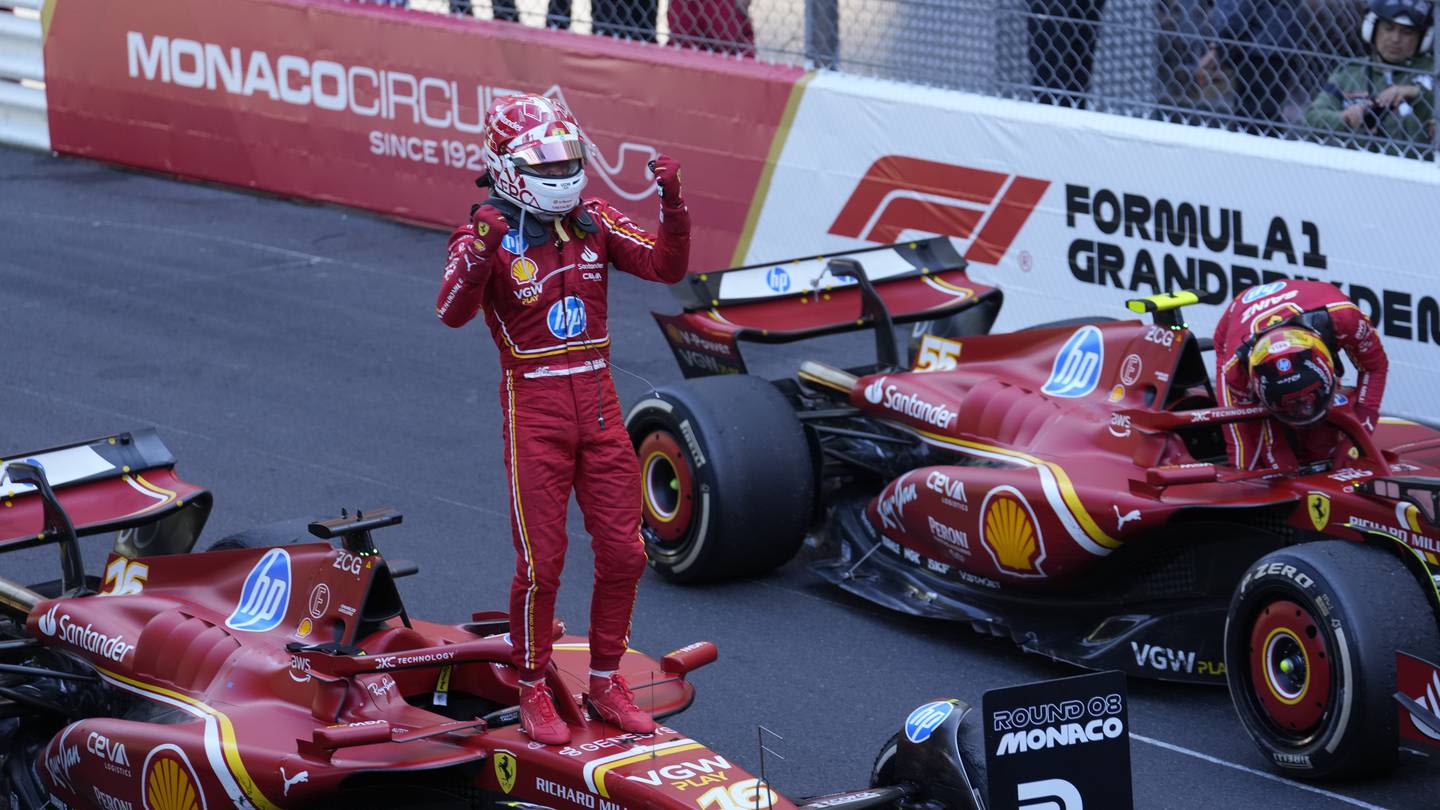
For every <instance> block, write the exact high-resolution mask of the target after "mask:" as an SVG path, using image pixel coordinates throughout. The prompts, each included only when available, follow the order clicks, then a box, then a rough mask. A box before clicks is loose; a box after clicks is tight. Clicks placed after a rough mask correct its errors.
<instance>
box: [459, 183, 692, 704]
mask: <svg viewBox="0 0 1440 810" xmlns="http://www.w3.org/2000/svg"><path fill="white" fill-rule="evenodd" d="M491 204H492V205H495V206H496V207H497V208H500V209H501V211H502V213H504V214H505V218H506V220H507V223H508V224H509V225H510V231H509V232H508V233H507V234H506V236H505V238H504V240H503V241H502V243H501V246H500V247H499V248H498V249H496V250H494V251H493V252H492V253H491V255H490V256H489V257H488V261H487V260H486V258H482V257H481V256H480V255H479V254H477V252H476V250H474V249H472V247H471V245H472V243H473V242H474V241H475V230H474V226H473V225H464V226H462V227H460V228H458V229H456V230H455V232H454V233H453V234H452V235H451V236H450V246H449V263H448V264H447V265H446V269H445V280H444V283H443V284H442V285H441V287H440V295H439V298H438V299H437V302H436V314H437V315H439V317H440V319H441V320H442V321H444V323H445V324H446V325H447V326H452V327H460V326H463V325H464V324H465V323H466V322H468V321H469V320H470V319H471V318H473V317H475V314H476V313H477V312H479V311H481V310H483V311H484V313H485V322H486V323H487V324H488V325H489V326H490V333H491V335H492V336H493V337H494V339H495V345H496V346H497V347H498V348H499V350H500V368H501V371H502V372H503V374H502V380H501V383H500V407H501V410H502V412H503V413H504V415H505V418H504V426H503V428H502V431H501V437H502V439H503V441H504V447H505V469H506V472H507V473H508V480H509V487H510V528H511V533H512V535H513V539H514V541H515V550H516V554H517V559H516V566H515V579H514V581H513V584H512V587H511V590H510V637H511V640H512V642H513V644H514V653H513V661H514V664H515V666H516V667H517V668H518V669H519V670H520V671H521V677H522V678H524V679H526V680H534V679H535V678H537V677H538V676H539V673H540V672H541V671H542V670H544V669H545V667H546V665H547V664H548V663H549V660H550V650H551V643H552V631H551V627H552V624H553V621H554V613H555V593H556V590H557V589H558V588H559V586H560V571H561V569H562V568H563V566H564V564H565V549H566V545H567V543H566V534H565V513H566V509H567V506H568V504H569V500H570V491H571V489H572V488H573V489H574V491H575V500H576V501H577V502H578V503H579V505H580V510H581V512H582V513H583V514H584V516H585V529H586V531H588V532H589V533H590V538H591V545H592V547H593V549H594V552H595V590H594V593H593V595H592V597H591V604H590V655H591V666H592V667H593V668H594V669H596V670H602V671H609V670H614V669H616V668H617V667H618V666H619V663H620V657H621V655H622V654H623V653H624V652H625V649H626V645H627V643H628V638H629V633H630V613H631V610H632V609H633V608H634V605H635V590H636V587H637V585H638V583H639V580H640V575H641V574H642V573H644V570H645V547H644V541H643V540H642V539H641V537H640V470H639V464H638V462H637V461H636V459H635V451H634V449H633V448H632V447H631V444H630V437H629V435H628V434H627V433H626V430H625V418H624V415H623V414H621V412H620V403H619V401H618V400H617V399H616V396H615V386H614V383H613V381H612V380H611V378H610V371H609V358H610V333H609V331H608V330H607V328H606V323H605V310H606V301H605V292H606V287H607V285H608V266H610V265H613V266H614V267H616V268H617V269H619V270H622V271H624V272H627V273H630V274H632V275H635V276H639V277H640V278H643V279H646V280H649V281H661V282H665V283H674V282H677V281H680V280H681V279H682V278H684V276H685V273H686V269H687V265H688V262H689V255H690V216H689V213H688V211H687V210H686V209H685V208H684V207H678V208H666V209H664V210H663V211H662V222H661V226H660V233H659V235H658V237H657V236H652V235H650V234H649V233H647V232H646V231H645V230H643V229H642V228H640V227H639V226H638V225H636V224H635V223H634V222H632V221H630V219H629V218H628V217H626V216H625V215H624V214H622V213H620V212H619V211H618V210H616V209H615V208H614V207H612V206H611V205H610V204H609V203H606V202H605V201H603V200H598V199H588V200H585V201H583V202H582V203H581V205H580V207H579V208H577V209H575V210H574V211H572V212H570V213H569V214H567V215H565V216H564V217H563V218H561V219H558V220H555V221H553V222H549V223H545V222H543V221H542V220H540V219H538V218H536V217H533V216H531V215H528V214H527V215H526V216H525V217H524V220H523V223H524V225H525V226H526V227H525V231H526V236H525V237H524V239H523V240H522V238H521V237H520V231H521V228H520V227H518V225H519V224H520V222H521V221H520V220H518V219H517V218H516V217H515V216H513V215H514V214H516V213H517V210H516V209H515V208H514V207H513V206H508V205H507V204H505V203H504V202H503V201H497V200H494V199H492V200H491ZM477 247H478V246H477Z"/></svg>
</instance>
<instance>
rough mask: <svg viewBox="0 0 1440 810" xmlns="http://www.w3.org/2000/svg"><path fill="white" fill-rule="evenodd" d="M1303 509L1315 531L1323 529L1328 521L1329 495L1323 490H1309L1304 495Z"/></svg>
mask: <svg viewBox="0 0 1440 810" xmlns="http://www.w3.org/2000/svg"><path fill="white" fill-rule="evenodd" d="M1305 511H1306V513H1308V514H1309V515H1310V522H1311V523H1312V524H1314V526H1315V531H1317V532H1320V531H1324V530H1325V527H1326V526H1327V525H1329V523H1330V496H1329V495H1326V494H1325V493H1323V492H1311V493H1310V494H1308V495H1306V496H1305Z"/></svg>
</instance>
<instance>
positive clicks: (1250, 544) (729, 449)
mask: <svg viewBox="0 0 1440 810" xmlns="http://www.w3.org/2000/svg"><path fill="white" fill-rule="evenodd" d="M678 290H679V292H680V298H681V300H682V303H683V304H684V307H685V309H684V312H682V313H681V314H679V315H660V314H657V315H656V316H655V317H656V319H657V321H658V322H659V324H660V326H661V328H662V331H664V333H665V335H666V338H667V340H668V341H669V343H670V345H671V348H672V349H673V351H674V353H675V357H676V360H677V361H678V362H679V365H680V367H681V370H682V372H683V373H684V374H685V376H686V377H687V378H690V379H687V380H686V381H685V382H684V383H680V384H676V385H668V386H664V387H662V388H660V389H659V390H657V391H655V392H653V394H652V395H650V396H648V397H646V398H645V399H644V400H643V401H641V402H640V403H638V404H637V405H636V406H635V407H634V408H633V409H632V410H631V411H630V413H629V416H628V420H627V424H628V426H629V429H630V434H631V438H632V440H633V442H634V444H635V448H636V451H637V452H638V454H639V458H640V462H641V469H642V477H643V486H644V493H645V500H644V503H645V520H646V525H647V527H646V533H647V538H648V545H649V549H648V551H649V556H650V561H651V564H652V566H653V567H654V568H655V569H656V570H657V571H658V572H659V573H661V574H662V575H664V576H666V577H669V578H671V579H674V580H678V581H683V582H690V581H700V580H712V579H719V578H724V577H736V576H747V575H755V574H759V573H762V572H764V571H766V570H768V569H770V568H773V567H775V566H777V565H780V564H782V563H784V562H786V561H787V560H789V559H790V558H791V557H792V556H794V555H795V554H796V553H797V551H799V550H800V549H801V547H802V545H808V546H809V547H810V549H809V551H810V557H811V560H810V567H811V568H812V569H813V570H814V571H815V573H817V574H818V575H819V576H821V577H823V578H824V579H826V580H828V581H830V582H833V583H834V584H836V585H838V586H839V587H841V588H844V589H845V590H847V591H849V592H851V593H854V594H857V595H859V596H862V597H864V598H866V599H869V600H872V601H874V602H877V603H879V604H881V605H885V606H887V607H890V608H893V609H895V610H900V611H904V612H906V613H911V614H915V615H919V616H930V617H940V618H948V619H954V620H958V621H962V622H966V623H969V624H970V625H972V626H974V627H975V628H976V629H977V630H979V631H981V632H984V633H993V634H996V635H1003V636H1009V637H1011V638H1013V639H1014V640H1015V641H1016V643H1018V644H1019V645H1020V646H1021V647H1023V648H1024V649H1026V650H1029V651H1032V652H1036V653H1040V654H1042V655H1046V656H1049V657H1052V658H1056V659H1060V660H1064V661H1068V662H1071V663H1074V664H1077V665H1079V666H1082V667H1087V668H1092V669H1119V670H1123V671H1125V672H1128V673H1130V674H1133V675H1138V676H1143V677H1151V678H1161V679H1168V680H1177V681H1193V682H1205V683H1216V684H1228V686H1229V688H1230V690H1231V693H1232V695H1233V697H1234V702H1235V705H1236V707H1237V709H1238V711H1239V714H1240V717H1241V720H1242V721H1243V723H1244V725H1245V727H1246V729H1247V730H1248V731H1249V733H1250V735H1251V736H1252V737H1253V738H1254V739H1255V741H1256V742H1257V744H1258V745H1259V746H1260V748H1261V750H1262V751H1263V752H1264V753H1265V755H1266V756H1267V758H1269V760H1270V761H1271V762H1272V763H1273V764H1274V765H1275V767H1277V768H1278V769H1281V770H1284V771H1286V772H1289V773H1293V774H1296V775H1300V776H1311V777H1319V776H1325V775H1335V774H1343V773H1361V772H1368V771H1374V770H1378V769H1383V768H1384V767H1386V766H1388V765H1390V764H1391V763H1393V762H1394V761H1395V752H1396V748H1397V735H1398V734H1399V733H1400V732H1401V730H1402V727H1403V730H1404V731H1405V732H1406V733H1407V734H1408V735H1409V736H1410V737H1412V738H1414V739H1416V740H1424V739H1427V737H1428V736H1432V735H1427V734H1425V733H1420V732H1419V731H1418V729H1419V726H1417V725H1416V723H1417V722H1418V723H1420V725H1421V726H1425V725H1426V723H1434V724H1440V718H1437V715H1436V713H1435V710H1436V708H1437V704H1436V695H1440V675H1437V676H1435V678H1434V680H1433V687H1432V681H1431V676H1432V674H1434V672H1433V668H1430V669H1422V670H1416V673H1417V674H1415V675H1413V676H1411V675H1406V676H1405V682H1404V683H1403V684H1402V691H1405V692H1406V694H1407V695H1408V696H1409V698H1407V699H1409V700H1410V701H1411V704H1412V705H1410V706H1408V707H1407V710H1406V711H1405V712H1403V713H1402V712H1398V711H1397V706H1396V702H1395V700H1393V699H1392V696H1393V695H1394V694H1395V692H1396V687H1397V663H1396V662H1397V650H1402V649H1403V650H1407V651H1409V652H1411V653H1415V654H1417V655H1419V656H1421V657H1423V658H1426V659H1429V660H1431V661H1435V660H1440V625H1437V620H1436V617H1437V609H1440V594H1437V590H1436V587H1435V582H1436V581H1437V580H1436V578H1435V577H1436V576H1437V574H1440V558H1437V554H1440V432H1437V431H1436V430H1434V429H1432V428H1430V427H1427V426H1425V425H1422V424H1417V423H1415V422H1412V421H1407V420H1403V419H1383V420H1382V423H1381V424H1380V425H1379V427H1378V429H1377V430H1376V431H1375V433H1374V435H1373V436H1372V435H1371V434H1369V433H1368V432H1366V431H1365V430H1363V429H1362V428H1361V427H1360V425H1359V424H1358V423H1357V422H1356V419H1355V417H1354V415H1353V412H1352V410H1351V408H1350V407H1349V403H1348V401H1347V400H1346V397H1345V396H1344V395H1341V396H1338V397H1337V398H1336V401H1335V407H1333V408H1332V409H1331V411H1330V415H1329V417H1328V418H1329V422H1330V424H1332V425H1333V426H1334V427H1335V428H1336V430H1337V437H1341V438H1339V441H1338V445H1337V448H1336V452H1335V455H1334V457H1333V459H1330V460H1327V461H1325V462H1323V463H1320V464H1314V465H1311V466H1310V467H1307V468H1305V469H1300V470H1294V471H1290V472H1286V473H1277V472H1247V471H1241V470H1237V469H1234V468H1232V467H1229V466H1227V463H1226V453H1225V443H1224V440H1223V437H1222V435H1221V428H1222V426H1223V425H1225V424H1227V423H1232V422H1238V421H1241V420H1251V419H1263V418H1266V413H1265V411H1264V410H1263V409H1262V408H1222V407H1217V402H1216V399H1215V392H1214V388H1213V385H1212V382H1211V379H1210V375H1209V368H1210V367H1211V366H1212V365H1213V364H1212V363H1211V362H1209V361H1208V358H1207V357H1206V352H1207V351H1209V345H1208V344H1209V341H1208V340H1206V339H1200V338H1197V337H1196V336H1195V335H1193V334H1192V333H1191V332H1190V330H1189V329H1188V328H1187V327H1186V326H1185V323H1184V321H1183V318H1182V316H1181V311H1180V307H1181V306H1182V305H1184V304H1187V303H1194V302H1196V301H1197V300H1198V298H1197V296H1196V295H1194V294H1193V293H1180V294H1176V295H1171V294H1164V295H1155V296H1151V297H1148V298H1142V299H1136V300H1134V301H1131V302H1130V309H1132V310H1133V311H1135V312H1136V313H1139V314H1149V315H1150V316H1151V319H1150V320H1149V321H1148V322H1147V321H1140V320H1114V319H1111V318H1108V317H1082V318H1076V319H1074V320H1070V321H1064V322H1058V323H1052V324H1044V325H1040V326H1036V327H1032V328H1029V329H1025V330H1021V331H1017V332H1013V333H1009V334H990V333H989V332H990V327H991V325H992V324H993V323H994V321H995V318H996V315H997V313H998V311H999V309H1000V306H1001V302H1002V293H1001V291H1000V290H999V289H996V288H993V287H990V286H987V285H985V284H981V283H978V282H977V281H975V280H974V279H972V278H970V277H969V276H968V275H967V274H966V272H965V263H964V260H963V259H962V258H961V257H960V256H959V255H958V253H957V252H956V250H955V249H954V247H953V246H952V245H951V244H950V242H949V241H948V240H946V239H932V240H926V241H920V242H912V243H906V244H898V245H890V246H884V247H877V248H871V249H866V250H862V251H855V252H852V253H847V254H837V255H833V256H821V257H818V258H806V259H797V260H791V261H785V262H778V263H775V264H766V265H757V266H751V267H743V268H736V269H733V270H728V271H722V272H717V273H709V274H704V275H699V276H696V277H692V278H691V279H689V280H688V284H687V285H686V286H683V287H680V288H678ZM896 324H914V325H915V326H914V329H913V333H912V334H913V339H912V341H911V346H910V347H909V348H910V351H909V352H908V354H909V355H910V356H911V357H912V358H913V360H912V361H911V362H909V363H902V355H904V354H906V353H905V352H902V351H901V347H900V346H899V343H898V341H897V338H896V327H895V325H896ZM861 328H873V329H874V331H875V338H876V346H877V348H876V358H875V359H874V360H868V361H867V360H854V359H852V360H851V361H849V362H843V363H840V364H832V363H825V362H820V361H818V360H809V361H806V362H804V363H802V364H801V365H800V368H799V370H798V373H797V374H796V375H795V376H793V377H790V378H786V379H781V380H775V381H766V380H763V379H759V378H756V377H754V376H750V375H748V374H746V373H745V371H746V366H745V362H744V359H743V357H742V356H741V352H740V341H751V342H759V343H780V342H787V341H794V340H801V339H806V338H811V337H815V336H819V335H825V334H831V333H835V332H840V331H846V330H854V329H861ZM1407 672H1408V670H1407ZM1427 687H1431V688H1430V690H1429V692H1428V694H1429V697H1428V698H1427V697H1426V695H1427V692H1426V689H1427ZM1407 690H1408V691H1407ZM1404 696H1405V695H1402V697H1404ZM1417 701H1418V702H1417ZM1427 701H1428V702H1427ZM1416 707H1419V708H1416ZM1411 709H1414V710H1415V711H1416V712H1418V713H1417V714H1414V715H1413V716H1412V713H1411V711H1410V710H1411ZM1427 712H1428V718H1429V719H1428V720H1427V719H1426V716H1427ZM1415 718H1418V720H1417V719H1415ZM1426 727H1430V726H1426ZM1434 729H1440V725H1435V726H1434V727H1433V728H1432V730H1434Z"/></svg>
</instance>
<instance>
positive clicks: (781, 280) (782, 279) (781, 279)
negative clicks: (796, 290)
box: [765, 267, 790, 293]
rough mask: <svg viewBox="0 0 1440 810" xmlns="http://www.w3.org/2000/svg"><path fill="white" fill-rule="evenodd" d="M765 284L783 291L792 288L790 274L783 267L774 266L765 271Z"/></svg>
mask: <svg viewBox="0 0 1440 810" xmlns="http://www.w3.org/2000/svg"><path fill="white" fill-rule="evenodd" d="M765 286H767V287H769V288H770V289H772V290H774V291H775V292H778V293H783V292H785V291H786V290H789V289H790V274H789V273H787V272H785V268H783V267H772V268H770V269H769V270H768V271H766V273H765Z"/></svg>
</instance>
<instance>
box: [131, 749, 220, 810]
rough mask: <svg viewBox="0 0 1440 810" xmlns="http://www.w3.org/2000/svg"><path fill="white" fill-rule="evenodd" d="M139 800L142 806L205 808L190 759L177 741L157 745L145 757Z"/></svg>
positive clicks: (150, 808)
mask: <svg viewBox="0 0 1440 810" xmlns="http://www.w3.org/2000/svg"><path fill="white" fill-rule="evenodd" d="M142 772H143V774H144V776H143V777H142V779H141V783H140V802H141V804H142V805H143V806H144V808H145V810H205V794H204V793H202V792H201V791H200V780H199V778H198V777H196V776H195V769H194V768H193V767H191V765H190V759H189V758H188V757H186V756H185V752H184V751H183V750H181V748H180V747H179V746H177V745H170V744H168V743H167V744H165V745H158V746H156V747H155V748H153V749H151V751H150V753H149V754H148V755H147V756H146V757H145V767H144V768H143V770H142Z"/></svg>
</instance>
